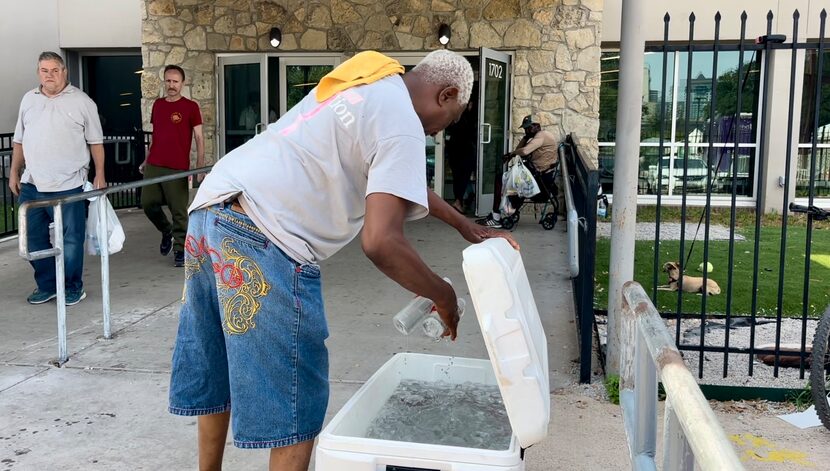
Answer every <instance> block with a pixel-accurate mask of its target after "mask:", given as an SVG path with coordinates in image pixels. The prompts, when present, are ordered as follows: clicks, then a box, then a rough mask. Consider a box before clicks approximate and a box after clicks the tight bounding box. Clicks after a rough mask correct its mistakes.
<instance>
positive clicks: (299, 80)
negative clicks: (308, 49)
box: [280, 57, 340, 116]
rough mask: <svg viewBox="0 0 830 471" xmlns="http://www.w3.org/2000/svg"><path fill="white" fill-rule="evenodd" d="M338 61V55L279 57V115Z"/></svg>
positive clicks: (302, 95)
mask: <svg viewBox="0 0 830 471" xmlns="http://www.w3.org/2000/svg"><path fill="white" fill-rule="evenodd" d="M339 63H340V58H339V57H296V58H295V57H281V58H280V97H284V99H282V100H280V116H282V115H284V114H285V113H286V112H287V111H288V110H290V109H291V108H292V107H293V106H294V105H296V104H297V103H299V102H300V100H302V99H303V98H305V96H306V95H308V92H310V91H311V89H313V88H314V87H316V86H317V83H318V82H320V79H322V78H323V77H324V76H325V75H326V74H328V73H329V72H331V71H332V70H334V68H335V67H336V66H337V65H338V64H339Z"/></svg>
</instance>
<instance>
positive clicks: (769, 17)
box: [767, 10, 774, 21]
mask: <svg viewBox="0 0 830 471" xmlns="http://www.w3.org/2000/svg"><path fill="white" fill-rule="evenodd" d="M773 18H774V15H773V14H772V10H770V11H768V12H767V21H772V19H773Z"/></svg>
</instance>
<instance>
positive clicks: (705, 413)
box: [620, 281, 744, 471]
mask: <svg viewBox="0 0 830 471" xmlns="http://www.w3.org/2000/svg"><path fill="white" fill-rule="evenodd" d="M622 298H623V299H622V307H623V311H622V314H623V318H622V338H621V340H622V346H623V349H622V352H621V355H620V405H621V406H622V410H623V420H624V422H625V431H626V435H627V437H628V445H629V451H630V454H631V467H632V469H635V470H653V469H656V464H655V460H654V456H655V454H656V448H657V379H658V377H659V379H660V381H661V382H662V383H663V388H664V389H665V391H666V407H665V421H664V425H663V448H664V450H663V468H662V469H671V470H688V471H691V470H693V469H695V464H697V465H698V467H699V468H700V469H701V470H703V471H709V470H712V471H714V470H717V471H728V470H743V469H744V467H743V465H742V464H741V461H740V459H739V458H738V455H737V454H736V453H735V449H734V448H733V447H732V445H731V444H730V442H729V438H728V437H727V436H726V433H725V432H724V431H723V428H722V427H721V425H720V423H719V422H718V419H717V417H716V416H715V413H714V412H712V408H711V407H709V403H708V402H707V401H706V398H705V397H704V396H703V393H702V392H701V391H700V387H699V386H698V384H697V382H696V381H695V379H694V377H693V376H692V373H691V372H690V371H689V369H688V368H687V367H686V365H685V363H683V358H682V357H681V356H680V351H679V350H678V349H677V347H676V346H675V344H674V341H673V340H672V337H671V335H669V331H668V329H667V328H666V324H665V323H664V321H663V319H662V318H661V317H660V314H659V313H658V312H657V309H656V308H655V307H654V304H652V302H651V299H649V297H648V295H647V294H646V292H645V291H643V287H642V286H640V284H639V283H636V282H634V281H629V282H627V283H626V284H625V285H624V286H623V290H622Z"/></svg>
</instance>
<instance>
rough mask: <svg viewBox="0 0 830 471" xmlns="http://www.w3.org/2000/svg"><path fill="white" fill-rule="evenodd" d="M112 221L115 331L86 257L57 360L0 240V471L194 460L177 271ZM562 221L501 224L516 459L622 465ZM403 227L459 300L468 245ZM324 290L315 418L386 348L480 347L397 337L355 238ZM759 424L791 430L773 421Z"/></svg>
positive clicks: (470, 337) (136, 220) (134, 229)
mask: <svg viewBox="0 0 830 471" xmlns="http://www.w3.org/2000/svg"><path fill="white" fill-rule="evenodd" d="M119 217H120V219H121V222H122V224H123V225H124V227H125V230H126V233H127V242H126V244H125V247H124V250H123V251H122V252H121V253H119V254H116V255H114V256H112V257H111V259H110V260H111V286H110V288H111V299H112V313H113V317H112V322H113V332H114V333H115V337H114V338H113V339H112V340H103V339H102V338H101V337H100V336H101V334H102V320H101V304H100V303H101V295H100V267H99V265H98V259H97V258H94V257H88V258H87V266H86V276H85V282H86V290H87V293H88V297H87V299H86V300H84V301H82V302H81V303H80V304H78V305H76V306H72V307H69V308H68V309H67V310H68V315H67V319H68V320H67V323H68V329H69V332H70V334H69V339H68V349H69V352H70V360H69V362H68V363H66V364H65V365H64V366H63V367H62V368H55V367H52V366H50V365H49V362H50V360H53V359H54V358H55V357H56V356H57V340H56V338H55V332H56V323H55V304H54V303H47V304H45V305H41V306H30V305H28V304H27V303H26V301H25V298H26V296H27V295H28V294H29V293H30V292H31V290H32V289H33V287H34V286H33V281H32V274H31V269H30V267H29V266H28V264H27V263H26V262H25V261H24V260H23V259H21V258H20V257H19V256H18V255H17V242H16V241H15V240H13V241H8V242H5V243H0V268H2V270H0V299H2V300H3V307H2V310H0V326H2V327H0V471H2V470H6V469H8V470H15V471H17V470H21V469H26V470H29V469H32V470H35V469H55V468H58V469H101V470H109V469H119V470H120V469H154V470H155V469H172V470H177V469H193V468H194V467H195V463H196V447H195V439H196V427H195V424H196V421H195V419H190V418H181V417H174V416H171V415H169V414H168V413H167V412H166V406H167V387H168V380H169V370H170V357H171V352H172V347H173V341H174V338H175V332H176V325H177V314H178V307H179V299H180V297H181V292H182V281H183V271H182V269H177V268H174V267H173V266H172V262H173V261H172V258H171V257H166V258H163V257H161V256H159V255H158V239H159V237H158V234H157V233H156V232H155V230H154V229H153V227H152V226H151V225H150V223H149V222H148V221H147V220H146V219H145V217H144V215H143V213H141V212H140V211H136V210H128V211H120V212H119ZM563 227H564V225H561V224H560V225H558V226H557V228H556V229H554V230H552V231H544V230H542V228H541V227H540V226H539V225H538V224H534V223H532V219H531V218H525V219H524V220H523V221H522V222H521V223H520V224H519V226H518V228H517V229H516V230H515V231H514V234H515V236H516V238H517V239H518V240H519V242H520V243H521V244H522V255H523V259H524V263H525V267H526V269H527V273H528V277H529V279H530V282H531V286H532V288H533V292H534V295H535V299H536V304H537V306H538V309H539V312H540V314H541V316H542V321H543V324H544V327H545V332H546V334H547V337H548V341H549V344H548V349H549V354H550V369H551V390H552V394H551V403H552V410H553V417H552V421H551V425H550V431H549V436H548V438H547V439H546V440H545V441H544V442H542V443H540V444H538V445H536V446H534V447H532V448H531V449H529V450H528V452H527V454H526V461H527V469H528V470H529V471H541V470H551V469H569V470H570V469H585V470H592V469H623V468H626V467H627V466H626V465H625V463H627V456H628V453H627V449H626V441H625V434H624V431H623V426H622V420H621V418H620V413H619V408H618V407H617V406H614V405H611V404H609V403H607V402H606V401H604V400H602V399H601V394H600V392H599V390H600V388H599V386H598V385H592V386H580V385H577V384H576V378H577V376H576V368H577V366H578V365H577V363H576V359H577V358H578V354H577V342H576V331H575V327H574V322H573V306H572V294H571V284H570V281H569V280H568V278H567V260H566V250H567V248H566V239H565V234H564V233H563V232H562V229H563ZM407 231H408V233H407V236H408V237H409V238H410V240H411V241H413V243H414V244H415V245H416V248H417V249H418V250H419V252H420V253H421V254H422V256H423V257H424V259H425V261H426V262H427V264H429V265H430V266H431V267H432V268H433V269H434V270H435V271H436V272H437V273H439V274H442V275H446V276H449V277H450V278H451V279H452V280H453V283H454V286H455V287H456V290H457V292H458V293H459V294H460V295H462V296H466V297H468V299H469V294H468V292H467V288H466V283H465V281H464V277H463V274H462V271H461V250H462V249H463V248H464V247H466V245H467V243H466V242H465V241H464V240H462V239H461V238H460V237H459V236H458V235H457V234H456V233H455V232H454V231H453V230H452V229H450V228H448V227H446V226H444V225H443V224H440V223H438V222H436V221H432V220H427V221H422V222H417V223H412V224H410V225H408V226H407ZM323 286H324V297H325V303H326V309H327V313H328V322H329V330H330V332H331V336H330V338H329V340H328V342H327V344H328V347H329V353H330V358H331V375H330V376H331V392H332V393H331V402H330V404H329V410H328V414H327V419H329V418H331V416H332V415H333V414H334V413H335V412H336V411H337V410H339V408H340V407H341V406H342V405H343V404H344V403H345V402H346V401H347V400H348V399H349V397H351V395H352V394H354V392H355V391H357V389H358V388H359V387H360V385H361V384H362V383H363V382H364V381H365V380H366V379H368V378H369V376H370V375H371V374H372V373H373V372H374V371H375V370H376V369H377V368H378V367H380V366H381V365H382V364H383V363H384V362H385V361H387V360H388V359H389V358H390V357H391V356H392V355H393V354H395V353H397V352H403V351H413V352H429V353H434V354H442V355H457V356H464V357H474V358H486V356H487V353H486V349H485V347H484V342H483V340H482V338H481V334H480V331H479V329H478V324H477V322H476V321H475V319H474V314H473V313H472V312H470V313H469V315H468V316H465V318H464V319H463V320H462V322H461V324H460V326H459V337H458V340H457V341H456V342H454V343H450V342H446V341H442V342H438V343H435V342H432V341H429V340H428V339H426V338H422V337H419V336H410V337H404V336H401V335H400V334H398V333H397V331H395V329H394V328H393V327H392V316H393V315H394V313H395V312H397V310H398V309H400V308H401V307H402V306H403V305H404V304H405V303H406V302H408V300H409V299H410V296H411V295H410V294H409V293H408V292H406V291H404V290H403V289H401V288H400V287H398V286H397V285H396V284H395V283H393V282H392V281H390V280H388V279H387V278H386V277H384V276H383V275H382V274H381V273H380V272H379V271H378V270H377V269H375V268H374V266H373V265H372V264H371V263H370V262H369V261H368V260H367V259H366V258H365V256H364V255H363V253H362V252H361V250H360V245H359V241H357V242H354V243H352V244H350V245H349V246H348V247H346V248H345V249H344V250H343V251H342V252H341V253H339V254H337V255H336V256H335V257H333V258H332V259H331V260H329V261H327V262H325V263H324V264H323ZM597 382H598V381H597ZM596 398H599V399H596ZM721 415H723V414H721ZM727 418H728V417H727ZM773 420H778V419H773ZM729 424H732V423H729ZM729 424H727V425H726V427H727V429H728V431H729V432H730V433H736V434H742V433H753V434H756V435H758V434H759V433H761V432H762V431H763V430H762V431H761V432H759V430H758V428H757V427H756V422H749V423H738V425H735V424H732V425H729ZM770 424H771V425H770V426H773V425H776V426H779V427H780V429H781V430H785V431H792V434H796V433H801V432H798V431H794V430H795V429H791V428H788V427H789V426H788V425H786V424H784V423H783V422H781V423H778V422H771V423H770ZM785 435H786V434H785ZM828 436H830V435H828V434H826V433H823V432H822V431H818V430H816V429H813V430H812V431H811V432H810V440H812V441H811V442H810V443H812V445H811V446H809V448H808V449H799V450H796V451H803V452H805V453H806V454H805V456H806V458H805V459H806V462H807V463H813V464H817V465H819V467H820V466H821V465H820V464H819V463H821V462H825V463H826V462H827V460H828V459H830V456H828V453H827V452H826V451H824V449H826V448H827V447H822V446H821V443H822V440H824V443H825V444H826V439H827V437H828ZM788 445H790V447H791V448H792V446H793V445H792V444H788ZM225 463H226V469H230V470H235V469H264V468H265V467H266V463H267V451H243V450H238V449H235V448H233V446H229V447H228V448H227V452H226V457H225ZM749 464H751V463H749V462H748V465H749ZM793 466H795V465H793ZM758 469H766V468H758ZM776 469H782V468H780V467H778V468H776ZM786 469H800V468H798V467H788V468H786Z"/></svg>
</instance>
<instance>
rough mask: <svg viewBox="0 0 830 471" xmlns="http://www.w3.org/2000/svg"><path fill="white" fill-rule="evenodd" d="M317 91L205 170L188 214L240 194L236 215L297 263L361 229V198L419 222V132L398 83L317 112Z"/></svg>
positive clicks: (422, 210)
mask: <svg viewBox="0 0 830 471" xmlns="http://www.w3.org/2000/svg"><path fill="white" fill-rule="evenodd" d="M315 94H316V88H315V89H314V90H312V91H311V92H310V93H309V94H308V95H307V96H306V97H305V98H304V99H303V100H302V101H301V102H300V103H298V104H297V106H295V107H294V108H292V109H291V110H290V111H289V112H288V113H286V114H285V115H284V116H283V117H282V118H280V119H279V120H278V121H277V122H276V123H274V124H271V125H270V126H268V128H267V129H266V131H265V132H264V133H262V134H260V135H258V136H256V137H255V138H254V139H251V140H250V141H248V142H247V143H245V144H244V145H242V146H241V147H238V148H237V149H234V150H233V151H232V152H230V153H229V154H228V155H226V156H225V157H223V158H222V159H221V160H219V162H218V163H217V164H216V165H215V166H214V167H213V170H212V171H211V173H210V174H209V175H208V176H207V177H206V178H205V180H204V182H202V185H201V186H200V187H199V192H198V193H197V194H196V198H195V200H194V201H193V203H192V204H191V206H190V210H191V211H193V210H195V209H199V208H204V207H206V206H210V205H213V204H216V203H219V202H222V201H225V200H227V199H228V198H230V197H232V196H234V195H237V194H239V200H240V203H241V205H242V208H243V209H244V210H245V212H246V213H247V214H248V216H249V217H250V218H251V219H252V220H253V221H254V223H255V224H256V225H257V227H259V228H260V230H262V232H263V233H264V234H265V235H266V236H267V237H268V238H269V239H270V240H271V241H273V242H274V243H275V244H277V246H278V247H280V248H281V249H282V250H283V251H284V252H285V253H286V254H288V255H289V256H290V257H291V258H293V259H294V260H296V261H298V262H301V263H308V262H318V261H320V260H324V259H326V258H328V257H330V256H331V255H333V254H334V253H335V252H337V251H338V250H340V249H341V248H342V247H343V246H345V245H346V244H348V243H349V242H350V241H351V240H352V239H354V237H355V236H356V235H357V233H358V232H359V231H360V229H361V228H362V227H363V217H364V215H365V213H366V196H368V195H369V194H371V193H389V194H392V195H395V196H397V197H399V198H402V199H404V200H407V201H409V202H411V203H413V204H411V205H410V209H409V214H408V215H407V217H408V219H415V218H419V217H423V216H425V215H426V214H427V212H428V208H427V182H426V153H425V143H426V141H425V136H424V128H423V126H422V125H421V121H420V119H419V118H418V115H417V114H416V113H415V109H414V108H413V107H412V99H411V98H410V96H409V92H408V91H407V89H406V86H405V85H404V83H403V80H402V79H401V77H400V76H398V75H394V76H390V77H387V78H384V79H381V80H379V81H377V82H374V83H371V84H369V85H362V86H357V87H353V88H349V89H347V90H345V91H343V92H340V93H338V94H336V95H335V96H333V97H332V98H330V99H328V100H326V101H324V102H322V103H318V102H317V100H316V99H315Z"/></svg>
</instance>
